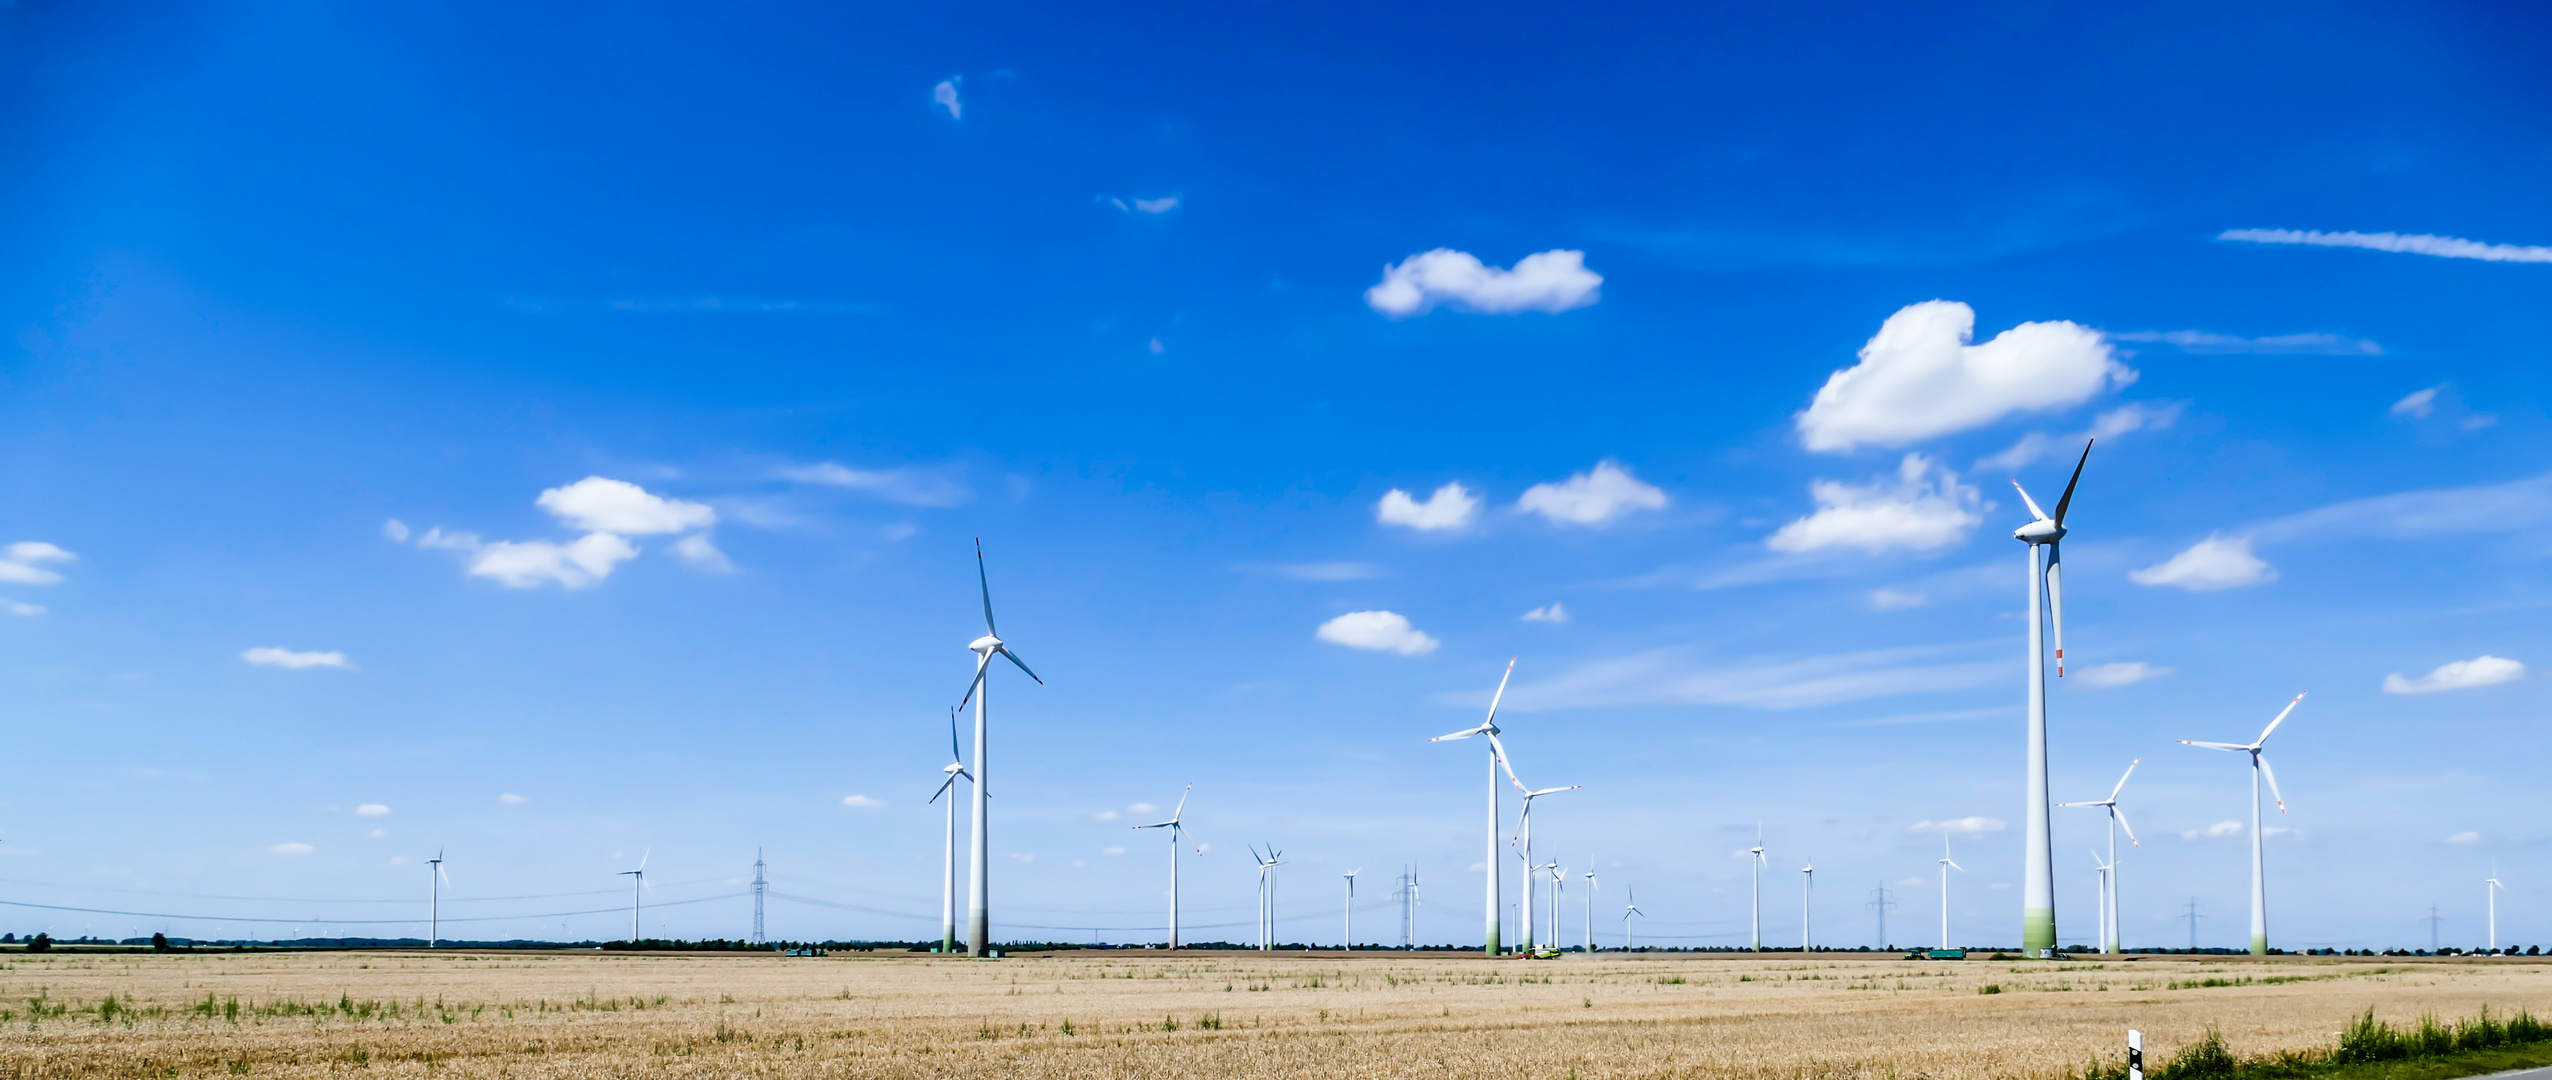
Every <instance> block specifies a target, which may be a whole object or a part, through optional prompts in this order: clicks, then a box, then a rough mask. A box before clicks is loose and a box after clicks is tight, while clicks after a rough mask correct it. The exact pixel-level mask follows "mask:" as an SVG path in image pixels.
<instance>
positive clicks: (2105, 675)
mask: <svg viewBox="0 0 2552 1080" xmlns="http://www.w3.org/2000/svg"><path fill="white" fill-rule="evenodd" d="M2170 673H2171V669H2170V668H2167V667H2155V666H2154V665H2152V664H2148V663H2145V662H2144V661H2142V660H2132V661H2126V662H2122V663H2116V664H2094V665H2092V666H2090V667H2087V668H2084V669H2082V670H2080V671H2077V672H2075V673H2074V674H2073V678H2074V680H2075V681H2076V682H2079V683H2081V684H2082V685H2084V686H2088V687H2091V688H2093V689H2095V690H2106V689H2108V688H2110V687H2113V686H2126V685H2128V684H2130V683H2140V682H2143V681H2145V680H2146V679H2156V678H2160V677H2162V676H2164V675H2168V674H2170Z"/></svg>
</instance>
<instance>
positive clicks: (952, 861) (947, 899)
mask: <svg viewBox="0 0 2552 1080" xmlns="http://www.w3.org/2000/svg"><path fill="white" fill-rule="evenodd" d="M939 771H941V772H943V773H946V774H948V778H947V779H945V780H942V781H940V782H939V790H937V791H934V792H932V793H931V795H930V801H932V802H938V801H939V797H940V796H942V795H946V796H948V807H947V810H948V837H947V840H946V841H945V842H944V843H942V844H941V845H940V848H939V954H940V955H941V956H946V955H948V954H950V953H953V952H956V951H957V793H956V788H957V778H958V777H960V776H963V777H965V778H966V779H967V780H970V781H971V780H973V779H974V778H975V777H974V775H973V774H971V773H968V772H967V771H966V759H965V757H964V756H963V755H961V754H959V753H958V752H957V710H956V709H954V708H951V709H949V710H948V764H947V766H946V767H944V768H942V769H940V770H939Z"/></svg>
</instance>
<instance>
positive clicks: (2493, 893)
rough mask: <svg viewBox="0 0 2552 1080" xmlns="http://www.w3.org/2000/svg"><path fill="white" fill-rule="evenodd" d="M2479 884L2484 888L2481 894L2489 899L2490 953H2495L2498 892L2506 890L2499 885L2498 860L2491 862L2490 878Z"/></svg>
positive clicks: (2497, 941) (2497, 942) (2497, 940)
mask: <svg viewBox="0 0 2552 1080" xmlns="http://www.w3.org/2000/svg"><path fill="white" fill-rule="evenodd" d="M2481 884H2482V885H2483V886H2484V888H2483V889H2482V890H2481V891H2482V893H2483V894H2484V895H2486V896H2488V897H2489V898H2490V951H2491V952H2497V951H2499V890H2501V889H2504V888H2507V886H2505V885H2502V884H2500V883H2499V863H2498V860H2495V859H2493V860H2491V862H2490V877H2489V879H2488V880H2486V881H2483V882H2482V883H2481Z"/></svg>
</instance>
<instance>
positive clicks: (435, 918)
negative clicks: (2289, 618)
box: [425, 848, 2499, 949]
mask: <svg viewBox="0 0 2552 1080" xmlns="http://www.w3.org/2000/svg"><path fill="white" fill-rule="evenodd" d="M425 863H426V865H427V866H431V867H433V868H434V872H433V873H432V874H430V875H428V876H427V879H426V881H427V885H426V888H427V893H426V901H425V947H426V948H429V949H431V948H433V947H434V943H435V942H436V941H437V940H440V939H441V937H442V930H443V886H444V885H445V884H447V883H449V882H450V881H451V880H452V877H451V875H449V874H446V873H444V872H443V849H441V848H436V849H435V850H434V857H433V858H431V859H427V860H425ZM2497 873H2498V871H2497V870H2496V869H2493V870H2492V871H2491V874H2492V875H2494V876H2495V875H2496V874H2497ZM2490 925H2492V926H2494V927H2495V926H2497V925H2499V924H2498V923H2497V922H2496V921H2493V922H2492V923H2491V924H2490ZM2492 933H2493V934H2496V933H2497V931H2495V930H2494V931H2492Z"/></svg>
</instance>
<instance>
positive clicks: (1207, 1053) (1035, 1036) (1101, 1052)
mask: <svg viewBox="0 0 2552 1080" xmlns="http://www.w3.org/2000/svg"><path fill="white" fill-rule="evenodd" d="M1989 986H1990V987H1991V988H1992V991H1991V992H1988V990H1987V988H1988V987H1989ZM2484 1005H2488V1006H2490V1007H2491V1008H2492V1009H2493V1010H2494V1011H2499V1010H2513V1009H2518V1008H2525V1009H2530V1010H2531V1011H2533V1012H2535V1013H2536V1014H2537V1015H2545V1014H2552V965H2546V964H2540V963H2528V962H2525V961H2523V960H2487V961H2462V962H2433V961H2424V960H2378V959H2375V958H2365V959H2357V958H2324V957H2312V958H2307V957H2295V958H2277V959H2272V960H2271V961H2267V962H2253V961H2248V960H2246V959H2243V958H2168V959H2166V958H2160V957H2149V958H2143V959H2138V960H2133V961H2122V960H2115V959H2112V960H2106V961H2104V960H2097V959H2092V960H2076V961H2070V962H2035V963H2033V962H2022V961H2007V962H1998V961H1987V960H1968V961H1965V962H1932V963H1926V962H1915V961H1903V960H1894V959H1871V958H1859V957H1853V956H1847V955H1819V956H1816V957H1813V958H1803V957H1801V956H1799V955H1798V954H1795V953H1793V954H1789V955H1787V956H1782V955H1780V954H1772V955H1768V956H1764V957H1735V958H1732V957H1718V958H1684V957H1672V956H1663V955H1654V954H1650V955H1638V956H1622V955H1599V956H1595V957H1570V958H1565V959H1559V960H1543V961H1531V960H1500V961H1490V960H1484V959H1480V958H1477V957H1470V958H1462V957H1448V956H1427V955H1423V954H1421V955H1410V954H1370V955H1360V956H1354V957H1342V956H1340V955H1338V954H1335V953H1332V954H1327V955H1321V954H1274V955H1260V954H1242V953H1179V954H1169V953H1160V952H1149V953H1147V952H1140V951H1119V952H1096V953H1070V954H1060V955H1051V956H1014V957H1011V958H1008V959H1003V960H998V961H968V960H962V959H942V958H937V957H926V956H916V955H913V954H908V953H891V954H888V953H881V954H836V955H834V956H831V957H821V958H788V957H778V956H772V955H769V954H762V955H666V954H657V955H626V954H615V955H605V954H599V953H528V954H515V953H501V952H500V953H483V952H454V953H438V954H431V955H429V954H424V953H418V952H374V953H306V954H293V953H201V954H170V955H151V954H102V955H86V956H83V955H79V954H76V953H69V952H56V953H52V954H47V955H25V954H0V1030H4V1031H5V1035H0V1065H5V1067H6V1069H7V1072H8V1075H9V1076H12V1077H71V1076H117V1077H120V1076H162V1077H193V1076H238V1075H247V1076H271V1077H315V1076H344V1075H347V1074H348V1073H349V1071H360V1073H361V1075H366V1076H384V1077H388V1076H419V1077H423V1076H436V1077H447V1076H448V1077H520V1078H526V1080H530V1078H540V1077H559V1078H570V1077H573V1078H584V1077H694V1076H697V1077H712V1076H714V1077H745V1076H752V1077H760V1076H771V1077H802V1076H814V1077H824V1076H842V1077H952V1076H968V1077H972V1076H1001V1077H1022V1078H1043V1077H1056V1078H1062V1077H1074V1078H1080V1077H1088V1078H1111V1080H1115V1078H1127V1080H1132V1078H1150V1077H1161V1078H1168V1077H1188V1078H1193V1077H1315V1076H1316V1077H1417V1078H1425V1077H1439V1076H1443V1077H1465V1078H1469V1077H1519V1078H1520V1077H1537V1078H1563V1077H1583V1078H1586V1080H1597V1078H1613V1077H1670V1076H1671V1077H1731V1078H1749V1080H1751V1078H1781V1080H1803V1078H1825V1077H1837V1078H1848V1077H1860V1076H1867V1077H1871V1078H1873V1080H1877V1078H1882V1077H1885V1078H1899V1077H1903V1078H1915V1077H1936V1078H1943V1080H1986V1078H2051V1077H2056V1076H2059V1075H2061V1074H2064V1073H2067V1072H2068V1071H2070V1070H2072V1069H2074V1068H2077V1067H2079V1066H2081V1065H2082V1064H2083V1063H2085V1062H2087V1061H2088V1060H2090V1059H2091V1058H2092V1057H2094V1056H2095V1055H2098V1056H2101V1057H2105V1058H2113V1059H2114V1058H2116V1057H2117V1056H2119V1053H2120V1049H2119V1048H2120V1045H2121V1041H2122V1039H2123V1038H2124V1032H2125V1030H2126V1029H2127V1028H2128V1027H2130V1026H2133V1027H2139V1028H2142V1029H2144V1030H2145V1031H2146V1032H2147V1042H2146V1045H2147V1046H2148V1047H2149V1048H2151V1049H2152V1050H2153V1051H2154V1052H2155V1053H2157V1054H2161V1055H2167V1054H2168V1053H2169V1052H2170V1051H2171V1050H2172V1049H2173V1048H2175V1047H2177V1046H2179V1045H2181V1044H2182V1043H2185V1042H2187V1041H2189V1040H2191V1039H2193V1038H2196V1037H2198V1036H2199V1035H2202V1034H2203V1033H2204V1031H2205V1029H2206V1028H2207V1027H2208V1026H2209V1025H2214V1026H2217V1027H2218V1028H2220V1029H2221V1030H2222V1032H2223V1033H2224V1036H2225V1038H2226V1039H2227V1041H2228V1042H2230V1043H2231V1044H2232V1046H2233V1047H2234V1048H2235V1049H2236V1050H2237V1051H2239V1052H2244V1053H2259V1052H2265V1051H2269V1050H2275V1049H2282V1048H2301V1047H2306V1046H2315V1045H2322V1044H2326V1043H2328V1042H2329V1041H2331V1038H2332V1036H2333V1033H2335V1032H2336V1031H2337V1030H2338V1029H2339V1028H2340V1026H2341V1025H2342V1023H2343V1022H2344V1021H2346V1020H2347V1019H2349V1018H2350V1017H2352V1016H2354V1015H2355V1014H2358V1013H2360V1012H2363V1011H2365V1010H2366V1009H2368V1008H2372V1009H2374V1010H2375V1012H2376V1013H2377V1014H2378V1015H2380V1016H2383V1017H2386V1018H2390V1019H2411V1018H2415V1017H2417V1016H2418V1015H2420V1014H2422V1013H2435V1014H2437V1015H2440V1016H2443V1017H2447V1018H2454V1017H2461V1016H2466V1015H2469V1014H2471V1013H2473V1012H2475V1011H2477V1010H2478V1009H2480V1008H2481V1007H2482V1006H2484Z"/></svg>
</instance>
